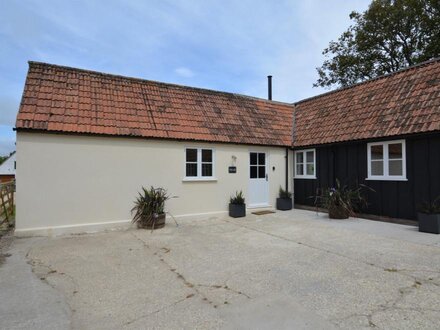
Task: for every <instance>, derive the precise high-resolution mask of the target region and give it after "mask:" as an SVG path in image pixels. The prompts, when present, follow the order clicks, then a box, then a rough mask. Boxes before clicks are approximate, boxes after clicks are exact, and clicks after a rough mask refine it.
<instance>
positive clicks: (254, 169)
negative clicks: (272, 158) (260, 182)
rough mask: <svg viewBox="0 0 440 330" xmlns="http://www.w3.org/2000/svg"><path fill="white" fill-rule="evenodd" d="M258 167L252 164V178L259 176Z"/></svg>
mask: <svg viewBox="0 0 440 330" xmlns="http://www.w3.org/2000/svg"><path fill="white" fill-rule="evenodd" d="M257 168H258V166H251V179H256V178H258V173H257V172H258V170H257Z"/></svg>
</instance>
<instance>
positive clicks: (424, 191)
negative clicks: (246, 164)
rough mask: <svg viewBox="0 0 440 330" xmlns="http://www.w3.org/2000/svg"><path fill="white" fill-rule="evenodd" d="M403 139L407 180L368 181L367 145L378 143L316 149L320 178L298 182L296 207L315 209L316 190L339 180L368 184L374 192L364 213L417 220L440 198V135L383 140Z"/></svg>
mask: <svg viewBox="0 0 440 330" xmlns="http://www.w3.org/2000/svg"><path fill="white" fill-rule="evenodd" d="M402 138H404V139H405V141H406V171H407V173H406V174H407V179H408V181H376V180H365V179H366V178H367V166H368V165H367V143H368V142H375V141H378V140H369V141H365V140H364V141H355V142H349V143H339V144H332V145H322V146H317V147H316V148H315V149H316V176H317V179H299V178H298V179H295V184H294V200H295V204H297V205H308V206H313V205H314V197H313V196H315V195H316V191H317V189H318V188H325V187H331V186H334V185H335V181H336V178H338V179H339V180H340V181H341V183H343V184H347V185H350V186H355V185H356V184H365V185H367V186H369V187H371V188H372V189H374V190H375V192H367V193H366V197H367V199H368V203H369V206H368V208H367V209H366V210H364V212H363V213H367V214H373V215H378V216H387V217H392V218H400V219H416V217H417V214H416V212H417V206H418V205H419V204H420V203H421V202H422V201H432V200H434V199H435V198H436V197H437V196H439V195H440V132H436V133H433V134H427V135H419V136H407V137H392V138H388V139H381V140H383V141H389V140H398V139H402ZM305 149H308V148H305ZM296 150H300V149H296Z"/></svg>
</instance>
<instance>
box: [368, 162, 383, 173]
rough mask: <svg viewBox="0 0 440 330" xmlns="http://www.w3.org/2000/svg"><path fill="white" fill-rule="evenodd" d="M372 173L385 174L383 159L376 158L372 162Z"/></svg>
mask: <svg viewBox="0 0 440 330" xmlns="http://www.w3.org/2000/svg"><path fill="white" fill-rule="evenodd" d="M371 175H383V161H382V160H376V161H372V162H371Z"/></svg>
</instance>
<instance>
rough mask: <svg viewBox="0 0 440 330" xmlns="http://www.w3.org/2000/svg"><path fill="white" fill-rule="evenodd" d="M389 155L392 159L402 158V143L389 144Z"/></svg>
mask: <svg viewBox="0 0 440 330" xmlns="http://www.w3.org/2000/svg"><path fill="white" fill-rule="evenodd" d="M388 155H389V158H390V159H396V158H397V159H402V143H393V144H389V145H388Z"/></svg>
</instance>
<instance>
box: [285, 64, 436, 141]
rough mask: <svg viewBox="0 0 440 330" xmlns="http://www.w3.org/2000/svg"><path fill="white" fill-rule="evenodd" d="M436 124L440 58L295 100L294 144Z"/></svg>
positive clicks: (427, 128)
mask: <svg viewBox="0 0 440 330" xmlns="http://www.w3.org/2000/svg"><path fill="white" fill-rule="evenodd" d="M439 129H440V59H436V60H432V61H429V62H426V63H423V64H420V65H418V66H414V67H411V68H408V69H404V70H402V71H399V72H396V73H393V74H390V75H387V76H383V77H379V78H377V79H373V80H370V81H367V82H364V83H360V84H357V85H354V86H351V87H348V88H343V89H340V90H336V91H333V92H329V93H326V94H322V95H319V96H316V97H312V98H310V99H306V100H303V101H300V102H297V103H296V104H295V134H294V139H293V146H296V147H302V146H311V145H319V144H325V143H334V142H343V141H349V140H358V139H370V138H377V137H387V136H395V135H404V134H412V133H420V132H429V131H437V130H439Z"/></svg>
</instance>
